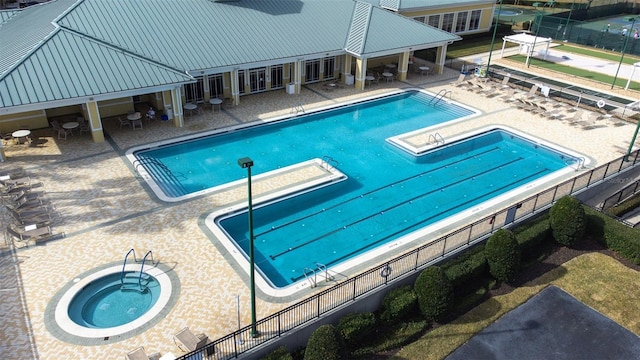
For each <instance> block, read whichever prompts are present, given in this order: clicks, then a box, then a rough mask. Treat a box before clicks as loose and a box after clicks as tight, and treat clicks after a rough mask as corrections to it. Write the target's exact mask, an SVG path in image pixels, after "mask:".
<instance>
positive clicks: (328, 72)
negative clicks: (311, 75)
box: [322, 57, 336, 80]
mask: <svg viewBox="0 0 640 360" xmlns="http://www.w3.org/2000/svg"><path fill="white" fill-rule="evenodd" d="M335 68H336V58H334V57H328V58H324V59H323V68H322V70H323V72H324V79H325V80H328V79H333V78H334V75H333V74H334V73H333V70H334V69H335Z"/></svg>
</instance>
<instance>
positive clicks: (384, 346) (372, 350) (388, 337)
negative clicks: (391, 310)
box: [351, 320, 430, 359]
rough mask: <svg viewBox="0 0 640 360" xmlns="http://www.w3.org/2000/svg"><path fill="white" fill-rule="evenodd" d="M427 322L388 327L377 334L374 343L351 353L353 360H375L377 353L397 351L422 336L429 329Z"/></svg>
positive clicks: (402, 323)
mask: <svg viewBox="0 0 640 360" xmlns="http://www.w3.org/2000/svg"><path fill="white" fill-rule="evenodd" d="M429 325H430V324H429V322H428V321H426V320H419V321H409V322H400V323H396V324H392V325H390V326H389V328H387V329H388V331H386V332H385V333H381V334H378V338H377V339H376V341H375V342H372V343H370V344H366V345H364V346H362V347H359V348H358V349H355V350H353V352H352V353H351V356H352V358H355V359H375V358H378V357H379V356H377V355H378V354H379V353H381V352H384V351H389V350H393V349H398V348H400V347H402V346H404V345H407V344H410V343H412V342H414V341H416V340H418V339H420V337H421V336H422V335H423V334H424V332H425V331H426V330H427V329H428V328H429Z"/></svg>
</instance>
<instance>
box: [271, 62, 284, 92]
mask: <svg viewBox="0 0 640 360" xmlns="http://www.w3.org/2000/svg"><path fill="white" fill-rule="evenodd" d="M283 78H284V66H282V65H276V66H272V67H271V88H272V89H282V88H283V87H284V85H283V83H284V80H283Z"/></svg>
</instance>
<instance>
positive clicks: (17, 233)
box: [7, 225, 54, 246]
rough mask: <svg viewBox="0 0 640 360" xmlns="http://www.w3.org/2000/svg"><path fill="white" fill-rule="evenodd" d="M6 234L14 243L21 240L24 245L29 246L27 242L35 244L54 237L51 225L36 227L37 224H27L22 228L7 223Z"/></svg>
mask: <svg viewBox="0 0 640 360" xmlns="http://www.w3.org/2000/svg"><path fill="white" fill-rule="evenodd" d="M7 234H8V235H9V237H11V239H12V240H13V242H14V244H15V242H21V243H24V244H25V246H29V242H33V243H35V244H37V243H39V242H42V241H46V240H49V239H51V238H53V237H54V234H53V232H52V230H51V226H44V227H38V226H37V225H27V226H25V227H22V228H17V227H14V226H12V225H9V226H7Z"/></svg>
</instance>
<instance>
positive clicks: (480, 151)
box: [218, 130, 570, 287]
mask: <svg viewBox="0 0 640 360" xmlns="http://www.w3.org/2000/svg"><path fill="white" fill-rule="evenodd" d="M401 152H402V150H400V149H395V148H390V147H388V146H382V147H377V148H375V147H371V148H369V149H366V150H364V149H363V151H362V152H361V153H360V154H359V155H360V156H362V157H363V159H362V160H361V161H360V162H358V160H357V159H356V157H358V155H355V154H354V156H353V159H352V161H347V162H344V163H341V165H340V166H339V168H340V170H342V171H343V172H345V173H346V174H348V175H350V176H352V177H351V178H350V179H349V180H347V181H344V182H341V183H337V184H334V185H331V186H328V187H326V188H322V189H319V190H316V191H313V192H310V193H307V194H303V195H301V196H297V197H294V198H291V199H288V200H286V201H281V202H278V203H275V204H272V205H269V206H266V207H261V208H258V209H256V210H255V211H254V236H255V254H256V255H255V259H256V265H257V266H258V268H259V269H260V270H261V271H262V272H263V273H264V274H265V275H266V276H267V277H268V278H269V280H270V281H271V282H272V283H273V285H275V286H276V287H283V286H286V285H289V284H291V283H294V282H296V281H298V280H301V279H303V278H304V269H305V268H308V269H316V268H317V267H318V266H317V264H323V265H325V266H327V267H331V266H333V265H336V264H339V263H340V262H343V261H345V260H348V259H350V258H352V257H354V256H357V255H360V254H363V253H364V252H366V251H369V250H371V249H373V248H375V247H377V246H380V245H382V244H384V243H386V242H390V241H392V240H394V239H397V238H399V237H400V236H403V235H406V234H409V233H411V232H413V231H416V230H418V229H420V228H423V227H425V226H427V225H430V224H433V223H435V222H436V221H439V220H442V219H445V218H447V217H449V216H451V215H454V214H456V213H459V212H461V211H464V210H466V209H469V208H471V207H472V206H474V205H477V204H479V203H481V202H484V201H487V200H489V199H491V198H494V197H496V196H498V195H500V194H503V193H505V192H507V191H509V190H512V189H515V188H517V187H519V186H522V185H524V184H526V183H529V182H531V181H533V180H536V179H539V178H540V177H543V176H546V175H549V174H550V173H552V172H554V171H556V170H559V169H561V168H564V167H566V166H567V162H568V161H570V160H569V159H570V157H568V156H567V155H565V154H562V153H559V152H556V151H553V150H550V149H548V148H545V147H541V146H538V145H537V144H535V143H532V142H530V141H528V140H525V139H522V138H519V137H517V136H514V135H513V134H511V133H509V132H505V131H502V130H493V131H488V132H486V133H483V134H481V135H478V136H475V137H472V138H470V139H466V140H463V141H459V142H456V143H452V144H448V145H447V146H444V147H442V148H439V149H437V150H435V151H432V152H428V153H426V154H424V155H421V156H419V157H410V156H403V155H402V154H401ZM365 154H368V155H366V156H365ZM383 154H386V155H387V156H383ZM391 154H394V155H395V156H392V155H391ZM247 222H248V219H247V214H246V212H245V213H242V214H238V215H235V216H232V217H227V218H222V219H220V220H218V223H219V226H221V227H222V228H223V229H224V230H225V231H226V232H227V233H228V234H229V236H230V237H231V238H232V239H234V241H236V242H237V243H238V246H240V247H241V248H242V249H243V250H244V251H248V245H249V242H248V229H247V228H248V226H247Z"/></svg>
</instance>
